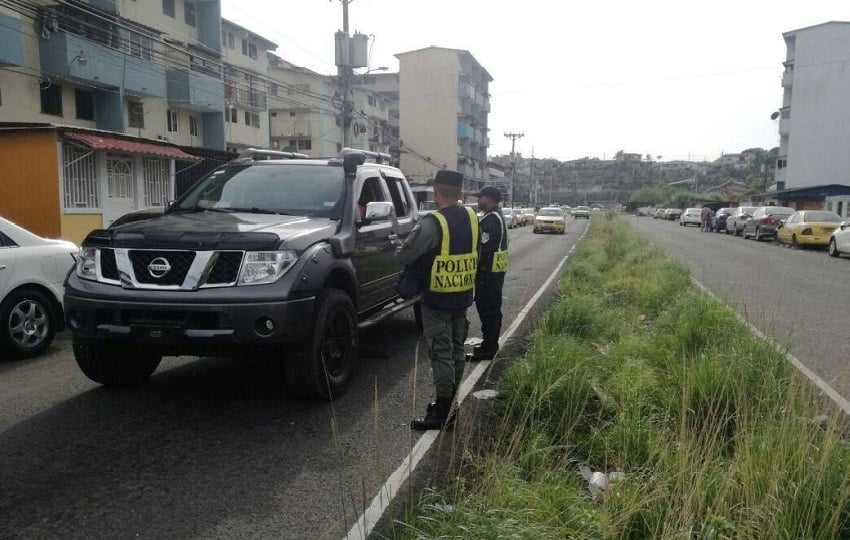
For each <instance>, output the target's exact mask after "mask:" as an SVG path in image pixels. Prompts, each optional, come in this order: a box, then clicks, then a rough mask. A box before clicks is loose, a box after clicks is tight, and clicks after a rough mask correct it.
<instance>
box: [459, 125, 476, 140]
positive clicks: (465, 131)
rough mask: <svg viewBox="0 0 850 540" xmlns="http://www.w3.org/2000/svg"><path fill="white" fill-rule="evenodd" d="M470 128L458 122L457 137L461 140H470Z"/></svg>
mask: <svg viewBox="0 0 850 540" xmlns="http://www.w3.org/2000/svg"><path fill="white" fill-rule="evenodd" d="M472 132H473V130H472V126H470V125H469V124H467V123H465V122H459V123H458V125H457V136H458V137H459V138H461V139H471V138H472Z"/></svg>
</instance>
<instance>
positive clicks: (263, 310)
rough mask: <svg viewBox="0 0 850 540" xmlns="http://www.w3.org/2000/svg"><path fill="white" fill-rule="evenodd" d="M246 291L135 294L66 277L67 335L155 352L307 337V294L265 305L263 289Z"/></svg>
mask: <svg viewBox="0 0 850 540" xmlns="http://www.w3.org/2000/svg"><path fill="white" fill-rule="evenodd" d="M75 285H78V286H80V287H79V288H77V287H75ZM260 288H261V286H258V287H257V288H256V289H260ZM244 289H245V288H240V290H238V291H237V292H238V293H244V292H246V291H245V290H244ZM235 290H236V288H231V291H235ZM251 292H252V293H253V294H251V297H252V298H245V297H244V296H240V297H236V296H235V293H233V292H231V293H230V296H231V298H227V296H228V295H227V291H222V290H220V289H219V290H216V291H212V292H208V291H196V292H194V293H186V292H183V291H174V292H158V293H155V294H150V292H145V293H144V294H139V291H132V290H125V289H122V288H120V287H115V286H111V285H104V284H98V283H90V282H84V281H83V280H79V279H78V278H76V277H71V278H70V279H69V285H68V286H66V289H65V315H66V320H67V323H68V327H69V328H70V329H71V331H72V332H73V334H74V335H75V336H81V337H87V338H97V339H104V340H110V341H122V342H129V343H139V344H144V345H145V346H147V347H152V348H154V349H156V350H159V351H160V352H162V353H163V354H197V355H210V354H212V355H217V354H231V353H232V352H234V351H236V352H245V350H246V349H272V348H276V347H279V346H280V345H282V344H285V343H290V342H298V341H303V340H304V339H306V338H307V337H308V336H309V334H310V329H311V323H312V321H313V309H314V304H315V296H306V297H301V298H289V299H284V300H270V298H274V295H273V294H268V293H269V292H271V291H266V295H265V297H264V298H263V294H262V292H261V291H259V290H254V291H251ZM98 293H99V294H98ZM198 293H201V294H198ZM204 293H207V294H204ZM258 293H259V294H258ZM196 295H197V296H198V297H196ZM190 297H192V298H190Z"/></svg>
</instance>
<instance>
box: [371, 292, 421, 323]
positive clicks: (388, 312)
mask: <svg viewBox="0 0 850 540" xmlns="http://www.w3.org/2000/svg"><path fill="white" fill-rule="evenodd" d="M419 300H420V298H419V296H418V295H417V296H414V297H413V298H410V299H408V300H403V299H400V300H396V301H395V302H394V303H392V304H389V305H387V306H386V307H384V308H383V309H382V310H381V311H379V312H377V313H375V314H374V315H372V316H371V317H369V318H367V319H365V320H363V321H360V323H359V324H358V325H357V328H358V330H365V329H367V328H371V327H372V326H375V325H376V324H377V323H379V322H381V321H383V320H384V319H386V318H389V317H392V316H393V315H395V314H396V313H398V312H399V311H402V310H405V309H407V308H409V307H413V305H414V304H416V303H417V302H419Z"/></svg>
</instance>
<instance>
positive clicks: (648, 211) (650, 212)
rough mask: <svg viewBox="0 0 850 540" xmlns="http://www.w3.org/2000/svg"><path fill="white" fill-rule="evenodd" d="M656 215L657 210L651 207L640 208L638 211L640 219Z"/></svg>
mask: <svg viewBox="0 0 850 540" xmlns="http://www.w3.org/2000/svg"><path fill="white" fill-rule="evenodd" d="M654 213H655V208H652V207H651V206H641V207H640V208H638V209H637V216H638V217H646V216H651V215H653V214H654Z"/></svg>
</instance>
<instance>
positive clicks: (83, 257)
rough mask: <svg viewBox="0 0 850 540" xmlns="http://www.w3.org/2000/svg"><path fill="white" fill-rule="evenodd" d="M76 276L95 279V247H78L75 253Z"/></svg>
mask: <svg viewBox="0 0 850 540" xmlns="http://www.w3.org/2000/svg"><path fill="white" fill-rule="evenodd" d="M77 277H79V278H82V279H90V280H92V281H94V280H97V248H93V247H83V248H80V251H79V252H78V253H77Z"/></svg>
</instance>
